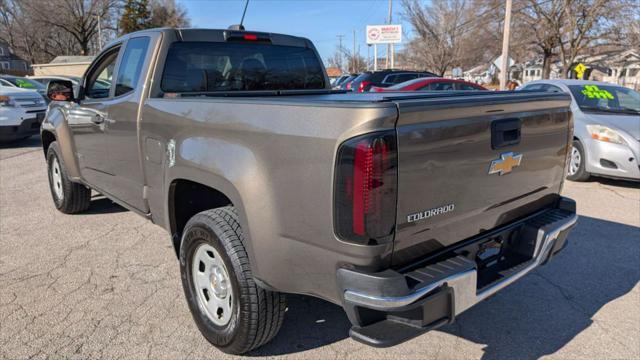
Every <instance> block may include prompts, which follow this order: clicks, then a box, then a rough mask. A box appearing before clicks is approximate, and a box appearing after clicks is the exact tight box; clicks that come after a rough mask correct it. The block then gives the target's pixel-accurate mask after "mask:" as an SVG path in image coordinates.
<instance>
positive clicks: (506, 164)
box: [489, 152, 522, 175]
mask: <svg viewBox="0 0 640 360" xmlns="http://www.w3.org/2000/svg"><path fill="white" fill-rule="evenodd" d="M521 161H522V154H517V153H514V152H508V153H504V154H500V158H499V159H495V160H493V161H491V167H490V168H489V175H491V174H500V175H504V174H508V173H510V172H511V170H513V168H514V167H516V166H520V162H521Z"/></svg>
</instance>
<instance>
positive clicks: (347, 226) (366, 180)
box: [334, 131, 398, 244]
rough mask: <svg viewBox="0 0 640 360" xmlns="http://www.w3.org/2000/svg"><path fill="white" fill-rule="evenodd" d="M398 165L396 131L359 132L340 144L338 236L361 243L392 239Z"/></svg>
mask: <svg viewBox="0 0 640 360" xmlns="http://www.w3.org/2000/svg"><path fill="white" fill-rule="evenodd" d="M397 168H398V167H397V152H396V136H395V131H385V132H377V133H372V134H368V135H364V136H359V137H356V138H353V139H350V140H347V141H345V142H344V143H343V144H342V145H341V146H340V149H339V150H338V159H337V165H336V183H335V191H334V206H335V227H336V233H337V235H338V237H340V238H341V239H343V240H346V241H351V242H357V243H361V244H379V243H382V242H386V241H391V240H392V239H393V234H394V229H395V223H396V197H397Z"/></svg>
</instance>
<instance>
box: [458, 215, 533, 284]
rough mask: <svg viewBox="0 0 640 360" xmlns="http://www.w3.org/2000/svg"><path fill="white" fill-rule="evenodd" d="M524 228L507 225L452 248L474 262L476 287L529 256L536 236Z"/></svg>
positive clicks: (508, 272) (508, 271) (496, 278)
mask: <svg viewBox="0 0 640 360" xmlns="http://www.w3.org/2000/svg"><path fill="white" fill-rule="evenodd" d="M524 229H525V227H524V225H522V226H517V227H513V228H509V229H506V230H504V231H502V232H499V233H496V234H492V235H491V236H490V237H488V238H487V239H484V240H482V241H478V242H476V243H474V244H471V245H468V246H466V247H463V248H461V249H458V250H457V251H456V254H458V255H461V256H465V257H466V258H468V259H473V260H474V261H475V263H476V269H477V271H478V283H477V289H478V290H482V289H483V288H485V287H487V286H489V285H491V284H493V283H495V282H496V281H500V280H502V279H504V278H506V277H508V276H510V275H511V273H512V271H513V269H515V268H518V267H519V266H521V265H523V264H526V263H528V262H529V261H531V260H532V259H533V255H534V251H535V244H536V239H535V237H534V236H530V234H529V233H528V232H527V231H524Z"/></svg>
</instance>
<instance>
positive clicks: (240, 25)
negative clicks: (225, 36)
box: [229, 0, 249, 31]
mask: <svg viewBox="0 0 640 360" xmlns="http://www.w3.org/2000/svg"><path fill="white" fill-rule="evenodd" d="M247 6H249V0H247V1H246V2H245V3H244V11H243V12H242V18H241V19H240V24H238V25H231V26H229V30H236V31H244V26H243V25H242V23H243V22H244V15H245V14H246V13H247Z"/></svg>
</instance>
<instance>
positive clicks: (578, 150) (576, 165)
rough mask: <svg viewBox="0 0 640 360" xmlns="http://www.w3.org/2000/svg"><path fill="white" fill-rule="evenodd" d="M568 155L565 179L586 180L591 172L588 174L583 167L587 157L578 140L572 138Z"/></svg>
mask: <svg viewBox="0 0 640 360" xmlns="http://www.w3.org/2000/svg"><path fill="white" fill-rule="evenodd" d="M569 156H570V158H569V164H568V169H567V179H569V180H571V181H587V180H588V179H589V177H590V175H591V174H589V173H588V172H587V170H586V168H585V163H586V161H587V157H586V155H585V152H584V147H583V146H582V143H581V142H580V141H578V140H573V146H572V147H571V154H570V155H569Z"/></svg>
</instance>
